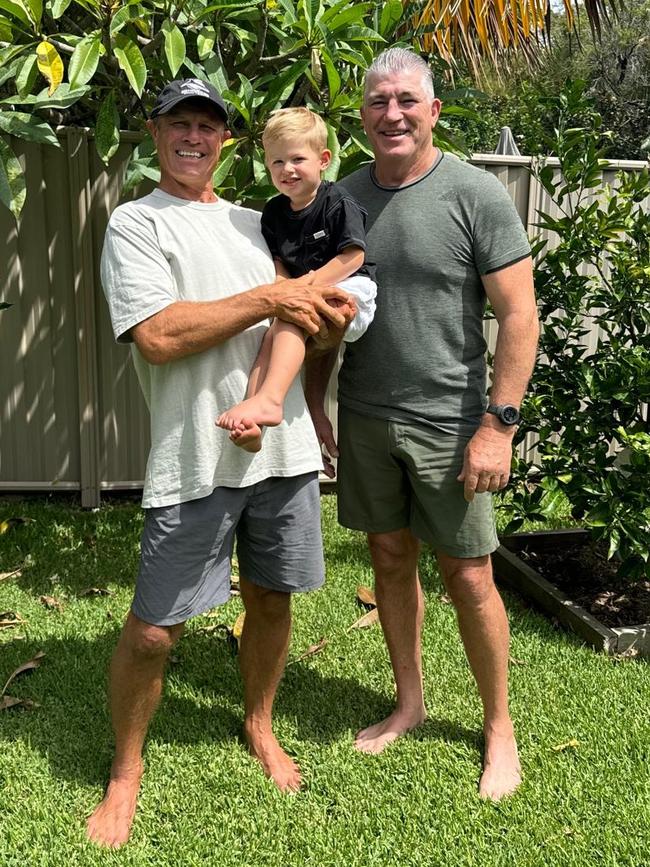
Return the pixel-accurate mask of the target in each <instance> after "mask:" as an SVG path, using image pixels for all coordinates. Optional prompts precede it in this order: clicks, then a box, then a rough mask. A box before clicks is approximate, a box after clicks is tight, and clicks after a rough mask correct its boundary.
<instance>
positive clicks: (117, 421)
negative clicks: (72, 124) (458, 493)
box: [0, 129, 644, 506]
mask: <svg viewBox="0 0 650 867" xmlns="http://www.w3.org/2000/svg"><path fill="white" fill-rule="evenodd" d="M132 140H133V137H132V136H130V135H128V134H127V135H125V137H124V139H123V141H122V143H121V145H120V148H119V150H118V152H117V154H116V155H115V156H114V157H113V159H112V160H111V165H110V170H107V169H106V167H105V166H104V165H103V163H102V162H101V161H100V160H99V158H98V157H97V154H96V152H95V148H94V143H93V142H92V138H91V136H90V134H89V133H88V132H87V131H86V130H76V129H67V130H64V131H62V133H61V135H60V142H61V148H60V149H55V148H52V147H48V146H39V145H36V144H29V143H26V142H22V141H16V140H14V141H13V142H12V144H13V145H14V146H15V149H16V152H17V153H18V155H19V157H20V159H21V160H22V161H23V164H24V165H25V168H26V180H27V186H28V195H27V203H26V205H25V208H24V210H23V213H22V214H21V217H20V220H19V223H18V225H16V223H15V222H14V220H13V217H12V216H11V215H10V214H9V212H8V211H6V210H5V209H2V210H0V239H2V241H0V243H2V256H1V258H0V261H1V262H2V264H3V266H4V267H3V268H2V269H0V298H1V299H2V300H4V301H9V302H11V303H13V306H12V307H10V308H9V309H8V310H5V311H3V312H2V313H0V370H1V371H2V375H0V491H1V490H5V491H25V490H42V491H56V490H75V491H79V492H80V493H81V500H82V503H83V505H84V506H96V505H98V503H99V499H100V492H101V490H108V489H125V488H127V489H128V488H139V487H141V486H142V479H143V478H144V472H145V464H146V456H147V452H148V448H149V417H148V412H147V409H146V406H145V404H144V401H143V399H142V396H141V393H140V388H139V385H138V382H137V379H136V376H135V372H134V370H133V366H132V364H131V361H130V352H129V350H128V348H126V347H124V346H123V345H117V344H116V343H115V341H114V339H113V335H112V331H111V327H110V321H109V317H108V310H107V307H106V303H105V301H104V297H103V293H102V291H101V286H100V282H99V259H100V255H101V248H102V241H103V236H104V231H105V228H106V223H107V221H108V217H109V215H110V213H111V212H112V210H113V209H114V208H115V206H116V205H117V204H118V203H119V201H120V190H121V187H122V178H123V176H124V172H125V170H126V164H127V162H128V159H129V155H130V152H131V143H132ZM473 162H474V163H475V164H476V165H478V166H480V167H481V168H484V169H486V170H487V171H490V172H492V173H493V174H495V175H496V176H497V177H498V178H499V180H501V182H502V183H503V184H504V186H505V187H506V189H507V190H508V192H509V193H510V195H511V197H512V199H513V201H514V203H515V205H516V207H517V211H518V213H519V215H520V216H521V218H522V221H523V222H524V224H525V225H526V226H527V227H528V228H529V231H531V232H532V233H534V232H535V231H536V230H535V229H534V227H533V225H532V224H533V223H534V221H535V215H536V213H537V209H538V208H540V207H542V208H543V209H545V210H551V211H552V207H551V203H550V202H549V200H548V197H547V196H546V194H544V193H543V191H542V190H541V189H540V188H539V186H538V185H537V184H536V182H535V181H534V179H532V176H531V175H530V172H529V168H530V164H531V158H530V157H516V156H507V157H504V156H497V155H494V154H478V155H475V157H474V159H473ZM643 165H644V164H643V163H638V162H635V163H614V164H612V165H611V166H610V167H608V169H607V171H606V172H605V178H604V180H605V182H611V181H612V180H613V177H614V174H615V172H616V170H618V169H619V168H626V169H630V170H639V169H640V168H642V167H643ZM140 194H142V191H141V192H140ZM485 330H486V337H487V340H488V344H489V346H490V348H491V349H492V350H493V349H494V344H495V339H496V324H495V323H494V322H492V321H487V322H486V327H485ZM592 339H595V335H594V336H593V338H592ZM327 408H328V410H329V412H330V416H331V417H332V418H335V417H336V386H335V381H333V382H332V383H331V384H330V389H329V392H328V397H327ZM528 445H530V444H528ZM526 447H527V446H526V444H524V445H523V447H522V448H526Z"/></svg>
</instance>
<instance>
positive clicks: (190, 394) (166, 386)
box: [101, 190, 322, 508]
mask: <svg viewBox="0 0 650 867" xmlns="http://www.w3.org/2000/svg"><path fill="white" fill-rule="evenodd" d="M101 278H102V284H103V287H104V292H105V294H106V298H107V300H108V304H109V307H110V313H111V321H112V324H113V331H114V334H115V337H116V339H117V340H120V341H127V342H128V341H129V340H130V338H129V334H128V331H129V329H130V328H132V327H133V326H134V325H136V324H137V323H138V322H142V321H143V320H144V319H147V318H148V317H149V316H153V314H154V313H158V312H159V311H161V310H163V309H164V308H165V307H168V306H169V305H170V304H173V303H174V302H175V301H214V300H218V299H221V298H228V297H230V296H232V295H236V294H238V293H239V292H243V291H246V290H247V289H251V288H252V287H253V286H256V285H259V284H262V283H272V282H273V280H274V279H275V270H274V266H273V261H272V259H271V255H270V253H269V251H268V248H267V246H266V243H265V241H264V239H263V237H262V233H261V230H260V215H259V214H258V213H257V212H256V211H252V210H249V209H247V208H240V207H237V206H236V205H231V204H230V203H228V202H224V201H223V200H221V199H220V200H219V201H217V202H214V203H209V204H206V203H201V202H191V201H186V200H185V199H179V198H176V197H175V196H170V195H169V194H167V193H164V192H162V190H155V191H154V192H153V193H151V194H150V195H148V196H145V197H144V198H142V199H139V200H138V201H135V202H129V203H127V204H124V205H121V206H120V207H118V208H116V210H115V211H114V212H113V214H112V216H111V219H110V222H109V225H108V228H107V231H106V237H105V239H104V249H103V253H102V262H101ZM268 325H269V322H268V320H267V319H265V320H264V321H262V322H260V323H259V324H257V325H253V326H251V327H250V328H248V329H247V330H246V331H243V332H242V333H240V334H237V335H235V336H234V337H231V338H230V339H229V340H226V341H225V342H224V343H222V344H220V345H219V346H215V347H213V348H212V349H208V350H206V351H205V352H202V353H199V354H198V355H192V356H189V357H188V358H183V359H179V360H178V361H171V362H169V363H167V364H162V365H152V364H149V363H148V362H146V361H145V360H144V358H143V357H142V356H141V354H140V352H139V351H138V349H137V347H136V346H135V344H132V353H133V360H134V363H135V368H136V371H137V374H138V378H139V380H140V385H141V386H142V391H143V393H144V397H145V400H146V402H147V405H148V407H149V411H150V415H151V451H150V453H149V459H148V462H147V471H146V478H145V484H144V493H143V500H142V505H143V506H144V507H145V508H147V507H152V506H167V505H172V504H175V503H183V502H186V501H187V500H193V499H197V498H198V497H204V496H207V495H208V494H210V493H211V492H212V491H213V490H214V488H215V487H217V486H220V485H223V486H226V487H234V488H239V487H244V486H246V485H252V484H255V483H256V482H259V481H261V480H262V479H266V478H269V477H270V476H297V475H300V474H302V473H307V472H312V471H314V470H318V469H320V467H321V466H322V460H321V457H320V449H319V446H318V441H317V439H316V434H315V432H314V428H313V425H312V422H311V418H310V416H309V412H308V410H307V407H306V405H305V400H304V396H303V393H302V388H301V385H300V379H299V377H297V378H296V381H295V382H294V383H293V385H292V386H291V389H290V391H289V394H288V395H287V399H286V401H285V406H284V421H283V422H282V423H281V424H280V425H278V426H277V427H274V428H268V429H267V431H266V433H265V436H264V444H263V446H262V450H261V451H260V452H258V453H257V454H251V453H249V452H246V451H245V450H244V449H240V448H237V446H235V445H233V443H231V442H230V440H229V439H228V432H227V431H225V430H223V429H222V428H218V427H217V426H216V425H215V419H216V418H217V416H219V415H220V414H221V413H222V412H223V411H224V410H226V409H228V408H229V407H230V406H232V405H233V404H235V403H238V402H239V401H241V400H243V398H244V396H245V393H246V386H247V382H248V374H249V372H250V369H251V366H252V364H253V361H254V360H255V357H256V355H257V351H258V349H259V345H260V342H261V340H262V337H263V335H264V333H265V331H266V329H267V327H268Z"/></svg>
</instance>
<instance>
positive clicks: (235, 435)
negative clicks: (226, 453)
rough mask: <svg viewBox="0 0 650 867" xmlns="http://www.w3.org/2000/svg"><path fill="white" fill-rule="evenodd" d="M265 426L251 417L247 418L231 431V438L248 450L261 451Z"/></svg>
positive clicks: (237, 444)
mask: <svg viewBox="0 0 650 867" xmlns="http://www.w3.org/2000/svg"><path fill="white" fill-rule="evenodd" d="M263 434H264V430H263V428H261V427H260V426H259V425H258V424H255V422H254V421H251V420H250V419H249V418H245V419H244V420H243V421H242V422H241V424H239V425H237V427H236V428H235V429H234V430H233V431H232V432H231V434H230V439H231V440H232V442H234V444H235V445H236V446H239V447H240V448H241V449H244V451H247V452H259V450H260V449H261V448H262V436H263Z"/></svg>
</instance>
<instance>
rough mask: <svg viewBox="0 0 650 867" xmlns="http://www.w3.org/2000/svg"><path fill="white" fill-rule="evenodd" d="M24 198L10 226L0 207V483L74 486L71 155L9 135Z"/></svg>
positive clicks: (76, 439) (76, 440) (76, 436)
mask: <svg viewBox="0 0 650 867" xmlns="http://www.w3.org/2000/svg"><path fill="white" fill-rule="evenodd" d="M15 144H16V152H17V154H18V155H19V157H20V158H21V160H22V161H24V165H25V166H26V181H27V202H26V204H25V207H24V209H23V213H22V215H21V219H20V222H19V224H18V226H17V228H16V225H15V223H14V221H13V218H12V217H11V215H10V214H9V213H8V212H7V211H6V210H5V209H4V208H3V209H2V210H1V211H0V237H2V238H4V239H5V251H6V262H7V271H6V276H5V278H4V279H3V280H2V282H1V284H0V297H1V298H2V299H3V300H5V301H8V302H11V303H13V305H14V306H13V307H11V308H9V309H8V310H5V311H3V312H2V314H0V364H1V365H2V371H3V375H2V377H1V378H0V407H1V412H2V415H1V419H0V479H1V480H2V483H3V487H8V486H9V487H12V486H13V483H17V484H16V487H21V486H25V487H37V488H38V487H47V486H51V485H55V486H56V485H60V486H64V487H65V486H73V487H77V486H78V484H79V455H80V450H79V417H78V408H77V389H76V383H77V380H78V377H77V361H76V340H75V327H74V296H73V283H74V273H73V267H72V261H71V255H70V251H71V229H72V227H71V224H70V221H69V220H68V219H67V214H68V213H69V194H68V171H67V169H68V160H69V154H68V152H67V148H66V145H65V142H64V143H63V146H62V148H61V149H60V150H57V149H55V148H52V147H44V148H41V147H39V146H37V145H33V144H27V143H23V142H15Z"/></svg>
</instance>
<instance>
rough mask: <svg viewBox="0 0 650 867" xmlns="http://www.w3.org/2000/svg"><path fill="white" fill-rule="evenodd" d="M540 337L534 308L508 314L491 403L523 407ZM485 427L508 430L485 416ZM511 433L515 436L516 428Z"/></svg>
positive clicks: (501, 330)
mask: <svg viewBox="0 0 650 867" xmlns="http://www.w3.org/2000/svg"><path fill="white" fill-rule="evenodd" d="M538 336H539V322H538V319H537V310H536V309H534V308H533V309H531V310H529V311H516V312H512V313H509V314H508V315H506V316H505V317H503V318H502V320H501V321H500V322H499V331H498V335H497V343H496V348H495V352H494V363H493V373H492V387H491V388H490V403H493V404H504V403H510V404H513V405H514V406H517V407H518V406H519V405H520V404H521V401H522V400H523V397H524V394H525V393H526V388H527V386H528V381H529V379H530V376H531V373H532V371H533V367H534V365H535V357H536V352H537V339H538ZM483 424H487V425H489V426H490V427H495V429H498V430H501V431H503V430H506V429H505V428H504V426H503V424H502V423H501V422H499V421H498V419H496V418H495V417H494V416H492V415H486V416H484V419H483ZM511 432H512V434H514V428H513V429H512V431H511Z"/></svg>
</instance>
